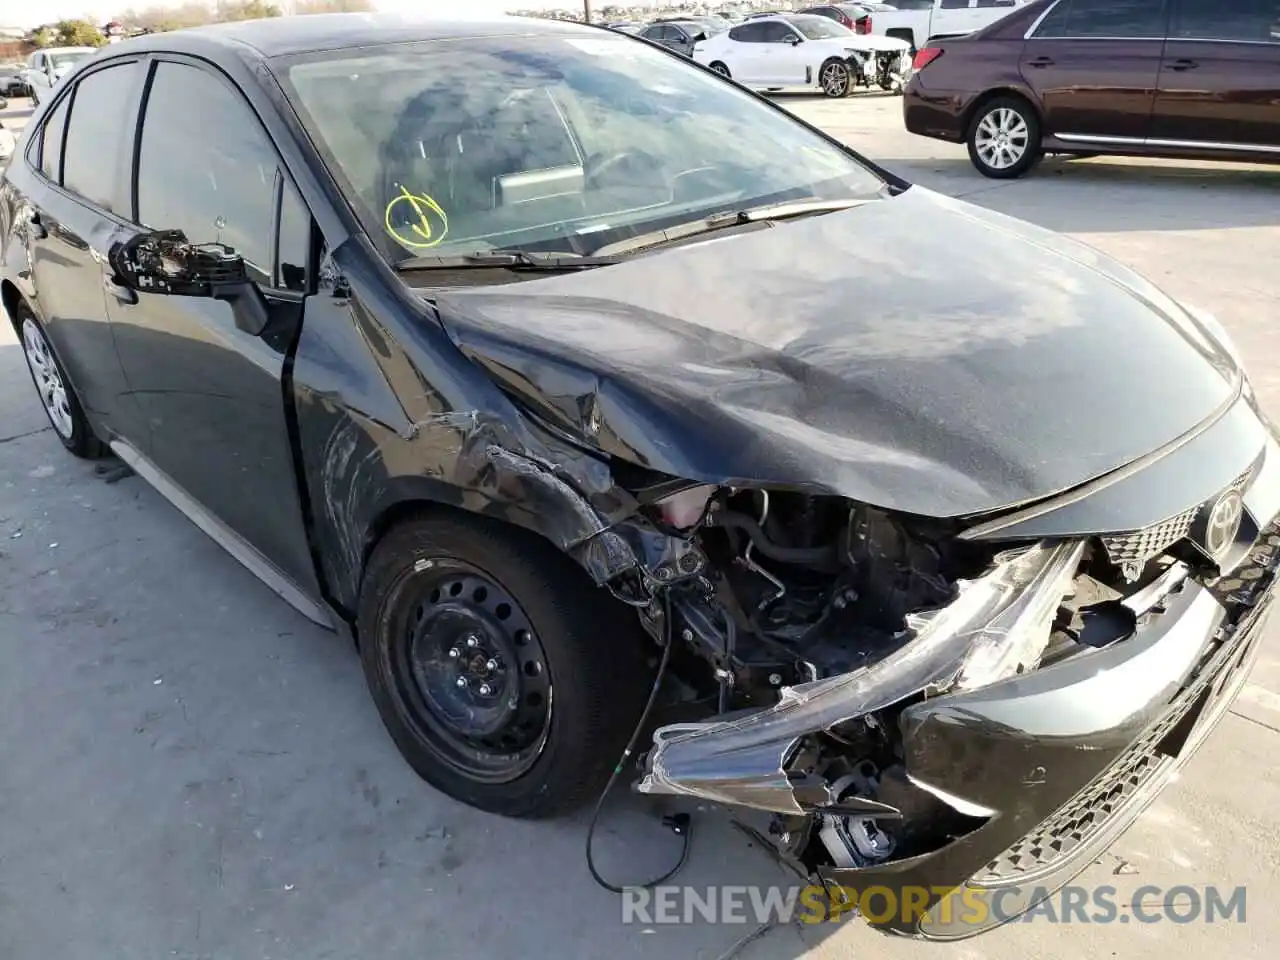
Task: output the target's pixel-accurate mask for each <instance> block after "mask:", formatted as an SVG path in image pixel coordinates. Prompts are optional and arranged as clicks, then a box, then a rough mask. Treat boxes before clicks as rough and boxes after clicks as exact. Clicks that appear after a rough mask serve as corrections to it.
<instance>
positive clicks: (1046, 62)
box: [1027, 57, 1053, 67]
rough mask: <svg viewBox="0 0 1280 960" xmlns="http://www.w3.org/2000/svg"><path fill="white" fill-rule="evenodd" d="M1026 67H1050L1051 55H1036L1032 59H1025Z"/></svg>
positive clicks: (1051, 62)
mask: <svg viewBox="0 0 1280 960" xmlns="http://www.w3.org/2000/svg"><path fill="white" fill-rule="evenodd" d="M1027 66H1028V67H1052V66H1053V57H1036V58H1035V59H1034V60H1028V61H1027Z"/></svg>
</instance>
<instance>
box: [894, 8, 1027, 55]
mask: <svg viewBox="0 0 1280 960" xmlns="http://www.w3.org/2000/svg"><path fill="white" fill-rule="evenodd" d="M1027 2H1028V0H894V2H893V4H892V6H893V7H894V8H895V9H894V10H892V11H884V12H881V13H877V14H875V16H874V17H873V18H872V31H873V32H874V33H882V34H884V35H885V36H887V37H899V38H901V39H903V40H906V41H907V42H908V43H909V44H911V46H912V49H915V50H918V49H919V48H920V47H923V46H924V45H925V44H926V43H927V42H928V41H929V40H931V39H934V38H938V37H959V36H963V35H965V34H968V33H973V32H974V31H975V30H980V29H982V28H983V27H985V26H987V25H988V24H990V23H993V22H995V21H996V20H999V19H1001V18H1002V17H1004V16H1006V15H1008V14H1009V13H1011V12H1012V11H1013V10H1014V9H1016V8H1017V7H1018V6H1020V5H1022V4H1025V3H1027Z"/></svg>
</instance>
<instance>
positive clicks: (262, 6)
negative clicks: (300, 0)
mask: <svg viewBox="0 0 1280 960" xmlns="http://www.w3.org/2000/svg"><path fill="white" fill-rule="evenodd" d="M278 16H280V8H279V7H277V6H276V5H275V4H274V3H267V2H266V0H218V2H217V4H216V5H215V6H214V9H213V19H214V22H216V23H226V22H227V21H228V20H262V19H265V18H266V17H278Z"/></svg>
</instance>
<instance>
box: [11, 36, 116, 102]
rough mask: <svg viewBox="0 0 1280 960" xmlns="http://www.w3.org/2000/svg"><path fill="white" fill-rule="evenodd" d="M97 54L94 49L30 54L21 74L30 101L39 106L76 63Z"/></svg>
mask: <svg viewBox="0 0 1280 960" xmlns="http://www.w3.org/2000/svg"><path fill="white" fill-rule="evenodd" d="M97 52H98V51H97V49H96V48H94V47H48V48H47V49H44V50H37V51H36V52H35V53H33V54H31V56H30V57H29V58H28V59H27V68H26V70H24V71H23V72H22V79H23V80H25V81H26V83H27V86H28V87H29V88H30V90H31V99H32V100H34V101H35V102H36V103H37V104H39V103H40V101H41V99H42V98H44V97H47V96H48V95H49V92H50V91H51V90H53V88H54V87H56V86H57V85H58V81H59V80H61V79H62V78H63V77H65V76H66V75H67V74H68V73H70V72H71V70H72V69H73V68H74V67H75V65H76V64H77V63H79V62H80V61H81V60H84V59H86V58H88V57H91V56H93V55H94V54H95V53H97Z"/></svg>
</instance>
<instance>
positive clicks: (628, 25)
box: [605, 20, 645, 33]
mask: <svg viewBox="0 0 1280 960" xmlns="http://www.w3.org/2000/svg"><path fill="white" fill-rule="evenodd" d="M605 26H606V27H608V28H609V29H610V30H617V31H618V32H619V33H639V32H640V31H641V30H643V29H644V28H645V25H644V24H643V23H640V22H639V21H635V20H619V21H617V22H615V23H606V24H605Z"/></svg>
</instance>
